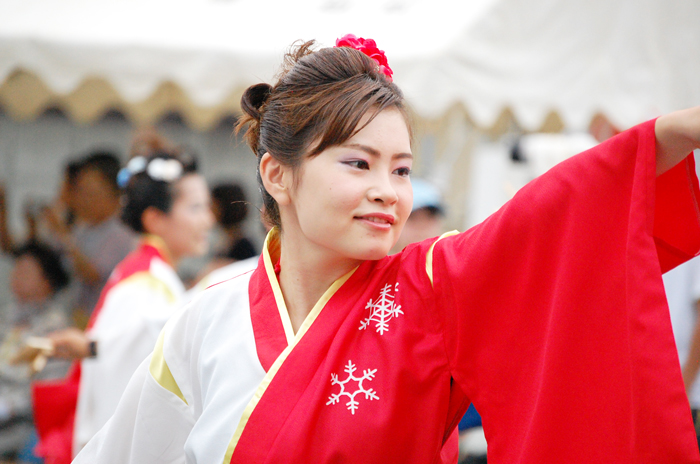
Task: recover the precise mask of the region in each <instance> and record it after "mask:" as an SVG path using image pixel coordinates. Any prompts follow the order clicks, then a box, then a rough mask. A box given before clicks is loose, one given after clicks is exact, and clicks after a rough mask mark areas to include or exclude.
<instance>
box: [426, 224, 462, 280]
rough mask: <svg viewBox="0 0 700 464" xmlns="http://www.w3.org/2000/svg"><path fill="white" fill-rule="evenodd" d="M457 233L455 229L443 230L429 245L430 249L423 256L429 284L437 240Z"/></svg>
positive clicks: (431, 278) (431, 277)
mask: <svg viewBox="0 0 700 464" xmlns="http://www.w3.org/2000/svg"><path fill="white" fill-rule="evenodd" d="M458 233H459V232H458V231H456V230H451V231H449V232H445V233H444V234H442V235H441V236H439V237H438V239H437V240H435V241H434V242H433V244H432V245H430V249H428V254H427V255H426V256H425V272H426V273H427V274H428V279H430V285H433V248H435V245H436V244H437V242H439V241H440V240H442V239H443V238H445V237H450V236H452V235H457V234H458Z"/></svg>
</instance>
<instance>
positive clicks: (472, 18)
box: [0, 0, 700, 129]
mask: <svg viewBox="0 0 700 464" xmlns="http://www.w3.org/2000/svg"><path fill="white" fill-rule="evenodd" d="M347 32H353V33H355V34H357V35H360V36H363V37H372V38H374V39H376V40H377V43H378V44H379V46H380V48H382V49H384V50H386V52H387V56H388V58H389V64H390V66H391V67H392V68H393V69H394V71H395V81H396V82H397V84H399V86H400V87H401V88H402V89H403V90H404V92H405V94H406V97H407V99H408V100H409V102H410V103H411V104H412V105H413V107H414V108H415V110H416V111H417V113H418V115H419V116H421V117H424V118H428V119H430V118H436V117H438V116H440V115H442V114H444V112H445V111H446V110H447V109H449V108H451V107H452V106H454V105H455V104H461V105H462V106H464V107H465V108H466V109H467V111H468V113H469V115H470V116H471V118H472V119H473V120H474V121H475V122H476V123H477V124H479V125H482V126H490V125H491V124H492V123H493V122H494V120H495V119H496V118H497V117H498V115H499V114H500V113H501V112H502V111H503V109H504V108H509V109H510V110H512V111H513V113H514V114H515V115H516V118H517V119H518V121H519V123H520V124H521V125H523V126H524V127H526V128H529V129H535V128H537V127H539V125H540V124H541V123H542V121H543V120H544V118H545V117H546V116H547V115H548V114H549V113H551V112H556V113H557V114H558V115H559V116H560V118H561V119H562V120H563V121H564V122H565V123H566V124H567V125H568V126H570V127H573V128H582V127H585V125H586V124H588V122H589V121H590V119H591V117H592V116H593V115H595V114H596V113H599V112H600V113H604V114H605V115H606V116H608V117H609V118H610V119H611V120H612V121H614V122H616V123H618V124H619V125H621V126H628V125H631V124H633V123H636V122H638V121H640V120H642V119H645V118H647V117H651V116H654V115H656V114H659V113H661V112H667V111H671V110H673V109H677V108H682V107H687V106H691V105H697V104H700V79H699V78H698V76H700V2H697V1H695V0H668V1H664V2H662V1H660V0H619V1H617V2H610V1H606V0H588V1H586V2H563V1H561V0H539V1H537V2H525V1H523V0H472V1H470V2H462V1H454V0H453V1H451V0H430V1H426V0H345V1H341V0H307V1H303V2H300V1H293V2H290V1H284V0H279V1H276V0H121V1H118V2H117V1H109V0H61V1H56V0H0V84H1V85H3V87H0V104H3V106H5V107H9V108H10V111H9V112H10V114H12V111H13V110H12V108H15V109H16V111H17V114H20V113H21V111H22V108H23V107H24V108H26V107H27V106H29V105H27V104H26V102H25V103H23V100H22V99H21V96H20V95H18V93H20V92H21V91H23V89H25V90H26V87H23V86H21V85H15V86H11V85H10V84H11V82H10V81H11V80H12V77H13V75H16V73H17V70H22V71H24V72H27V73H30V74H32V75H33V76H35V77H36V78H38V79H39V80H40V81H41V82H42V83H43V85H45V86H46V87H47V88H48V90H49V93H51V94H52V95H53V97H57V96H58V97H61V96H69V95H71V94H75V93H77V92H78V90H79V89H80V86H81V85H83V84H84V83H85V82H86V81H89V80H90V79H100V80H103V81H105V82H107V83H108V84H109V85H110V86H111V87H112V88H113V89H114V91H115V92H116V94H117V95H118V100H119V101H121V102H123V103H124V104H126V105H128V104H133V103H138V102H142V101H145V100H146V99H148V98H150V97H152V96H153V95H154V94H155V93H156V92H157V90H158V89H159V87H160V86H162V85H163V84H164V83H172V84H175V85H176V86H177V87H178V88H179V89H181V90H182V92H183V93H184V94H185V95H186V97H187V98H188V99H189V101H190V102H191V103H192V104H193V105H194V107H196V108H199V109H202V108H203V109H206V108H213V107H217V106H221V105H222V102H229V103H227V104H228V105H229V107H230V106H231V103H230V102H237V99H238V97H239V96H240V92H241V91H242V89H244V88H245V87H247V86H248V85H251V84H253V83H257V82H260V81H271V80H272V78H273V75H274V73H275V71H276V70H277V68H278V66H279V64H280V62H281V57H282V55H283V53H284V51H285V50H286V48H287V47H288V46H289V45H290V44H291V43H292V42H293V41H295V40H297V39H310V38H316V39H318V40H319V42H320V43H321V44H322V45H332V44H333V41H334V40H335V38H336V37H338V36H340V35H343V34H345V33H347ZM3 88H4V89H5V91H4V93H3ZM93 97H94V98H93V101H92V104H93V106H94V105H95V104H96V103H95V101H94V99H96V98H98V97H97V96H94V95H93ZM54 100H55V98H54ZM50 101H52V100H51V98H47V99H46V102H45V104H46V105H48V104H49V103H48V102H50ZM107 104H114V99H112V100H110V101H108V102H106V103H105V105H107ZM40 106H41V105H37V111H40V110H41V109H42V108H40ZM224 106H225V105H224ZM229 109H230V108H229ZM93 114H97V112H96V110H95V111H93Z"/></svg>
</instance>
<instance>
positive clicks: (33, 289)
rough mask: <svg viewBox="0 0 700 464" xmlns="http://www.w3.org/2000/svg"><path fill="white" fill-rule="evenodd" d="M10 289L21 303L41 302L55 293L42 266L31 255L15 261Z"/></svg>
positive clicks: (25, 255)
mask: <svg viewBox="0 0 700 464" xmlns="http://www.w3.org/2000/svg"><path fill="white" fill-rule="evenodd" d="M10 287H11V288H12V294H13V295H14V297H15V298H16V299H17V301H18V302H19V303H30V302H40V301H43V300H45V299H46V298H48V297H49V296H51V294H52V293H53V291H52V289H51V284H50V283H49V281H48V279H47V278H46V277H45V276H44V272H43V271H42V269H41V265H40V264H39V262H38V261H37V260H36V258H34V256H32V255H30V254H24V255H22V256H20V257H19V258H17V260H16V261H15V265H14V267H13V268H12V275H11V277H10Z"/></svg>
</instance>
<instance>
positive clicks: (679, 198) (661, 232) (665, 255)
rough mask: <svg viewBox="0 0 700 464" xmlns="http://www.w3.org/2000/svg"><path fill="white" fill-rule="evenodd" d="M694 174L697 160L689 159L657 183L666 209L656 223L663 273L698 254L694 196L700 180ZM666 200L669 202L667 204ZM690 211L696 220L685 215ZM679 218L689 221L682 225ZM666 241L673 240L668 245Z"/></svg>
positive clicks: (699, 235) (699, 211)
mask: <svg viewBox="0 0 700 464" xmlns="http://www.w3.org/2000/svg"><path fill="white" fill-rule="evenodd" d="M694 174H695V159H694V158H693V157H692V156H689V157H688V158H686V159H685V160H684V161H683V162H682V163H681V164H679V165H678V166H676V167H675V168H674V169H672V170H670V171H668V172H666V173H664V174H663V175H662V176H660V177H659V178H658V179H657V181H656V185H657V186H658V193H657V198H658V202H659V203H660V204H663V205H665V206H664V208H661V209H658V208H657V210H656V215H655V220H654V237H655V240H656V246H657V250H658V252H659V261H660V263H661V270H662V271H663V272H666V271H668V270H670V269H672V268H674V267H676V266H678V265H679V264H681V263H683V262H685V261H687V260H689V259H690V258H692V257H693V256H694V255H695V253H697V250H696V249H695V244H696V243H698V241H700V225H698V218H699V217H700V206H698V198H697V196H694V195H692V192H694V191H697V189H698V180H697V178H696V177H695V175H694ZM667 198H668V199H669V200H666V199H667ZM672 198H675V201H673V200H670V199H672ZM688 211H695V217H693V216H691V215H688V214H687V213H686V214H684V212H688ZM679 217H684V218H687V220H684V221H679V220H678V219H677V218H679ZM666 237H673V238H674V239H673V241H672V242H670V243H669V242H667V241H666Z"/></svg>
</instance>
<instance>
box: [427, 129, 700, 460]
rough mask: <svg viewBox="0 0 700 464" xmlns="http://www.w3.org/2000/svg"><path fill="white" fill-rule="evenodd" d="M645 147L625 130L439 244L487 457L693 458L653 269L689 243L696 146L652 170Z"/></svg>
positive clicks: (455, 354) (449, 324) (639, 132)
mask: <svg viewBox="0 0 700 464" xmlns="http://www.w3.org/2000/svg"><path fill="white" fill-rule="evenodd" d="M655 142H656V141H655V135H654V121H650V122H648V123H645V124H642V125H640V126H637V127H635V128H632V129H630V130H629V131H626V132H624V133H622V134H620V135H618V136H617V137H614V138H613V139H610V140H609V141H607V142H605V143H603V144H601V145H599V146H598V147H595V148H593V149H591V150H589V151H587V152H584V153H582V154H580V155H578V156H576V157H573V158H571V159H569V160H567V161H566V162H564V163H562V164H560V165H558V166H557V167H555V168H554V169H552V170H551V171H549V172H548V173H546V174H545V175H543V176H541V177H540V178H538V179H536V180H534V181H533V182H531V183H530V184H528V185H527V186H526V187H524V188H523V189H522V190H521V191H520V192H519V193H518V194H517V195H516V196H515V197H514V198H513V199H512V200H511V201H510V202H509V203H508V204H506V205H505V206H504V207H503V208H502V209H501V210H499V211H498V212H497V213H495V214H494V215H493V216H491V217H490V218H488V219H487V220H486V221H485V222H484V223H482V224H480V225H479V226H476V227H474V228H473V229H470V230H468V231H467V232H465V233H463V234H458V235H454V236H451V237H446V238H444V239H442V240H440V241H438V242H437V243H436V244H435V246H434V249H433V252H432V261H431V262H430V261H429V265H432V272H433V283H434V290H435V294H436V304H437V308H438V311H439V313H440V314H442V315H443V316H444V317H443V327H444V334H445V335H444V336H445V345H446V350H447V356H448V359H449V363H450V366H451V370H452V375H453V378H454V380H455V384H456V385H457V386H458V387H459V389H461V391H462V393H463V395H464V396H465V397H466V398H467V399H470V400H472V401H473V403H474V405H475V406H476V408H477V410H478V411H479V412H480V413H481V415H482V417H483V425H484V430H485V433H486V437H487V440H488V445H489V449H488V453H489V456H488V459H489V463H490V464H499V463H515V462H517V463H519V464H541V463H555V462H562V463H564V462H565V463H589V462H611V463H613V462H614V463H616V464H620V463H629V464H632V463H635V464H638V463H649V464H652V463H653V464H660V463H668V464H671V463H673V464H680V463H689V462H700V457H699V456H698V446H697V442H696V439H695V434H694V431H693V427H692V421H691V415H690V410H689V407H688V400H687V398H686V395H685V391H684V388H683V383H682V379H681V374H680V369H679V365H678V356H677V353H676V349H675V345H674V341H673V335H672V332H671V324H670V318H669V314H668V308H667V305H666V300H665V295H664V289H663V284H662V280H661V273H662V271H665V270H668V269H670V268H671V267H673V266H675V265H677V264H679V263H681V262H683V261H685V260H687V259H689V258H691V257H692V256H694V255H696V254H697V253H698V248H699V247H700V214H699V210H698V198H699V192H698V185H697V179H696V177H695V169H694V162H693V157H692V155H691V156H689V157H688V158H687V159H686V160H684V161H683V162H682V163H680V164H679V165H678V166H676V167H675V168H673V169H672V170H671V171H669V172H667V173H665V174H664V175H662V176H660V177H658V178H656V176H655ZM429 260H430V258H429Z"/></svg>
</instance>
